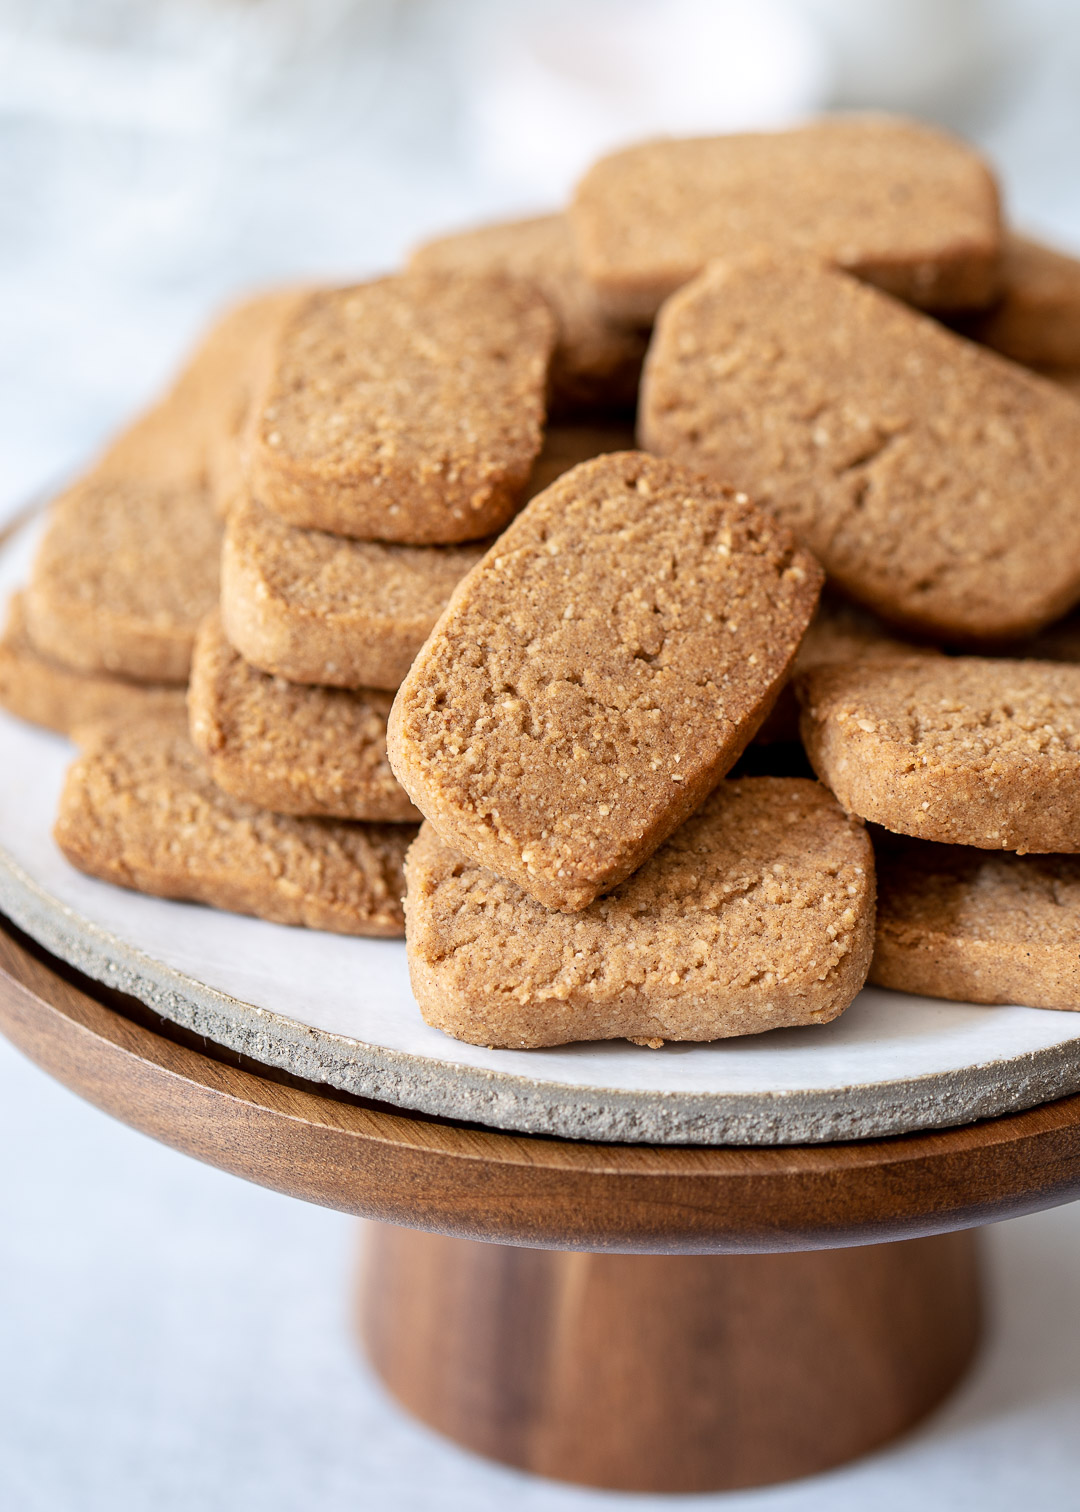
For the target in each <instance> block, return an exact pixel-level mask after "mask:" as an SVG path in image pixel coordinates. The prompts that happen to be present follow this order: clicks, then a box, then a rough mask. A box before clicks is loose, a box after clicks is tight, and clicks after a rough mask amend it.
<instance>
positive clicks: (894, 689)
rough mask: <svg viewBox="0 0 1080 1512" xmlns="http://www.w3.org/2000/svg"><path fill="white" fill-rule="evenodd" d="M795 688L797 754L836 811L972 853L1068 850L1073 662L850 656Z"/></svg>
mask: <svg viewBox="0 0 1080 1512" xmlns="http://www.w3.org/2000/svg"><path fill="white" fill-rule="evenodd" d="M796 686H797V690H798V693H799V697H800V700H801V702H802V705H803V716H802V737H803V744H804V745H805V746H806V750H807V754H808V755H809V757H810V760H811V762H812V763H813V766H814V770H815V771H816V772H817V774H818V776H819V777H820V778H821V780H822V782H824V783H826V785H827V786H828V787H830V788H831V789H832V790H833V792H834V793H835V794H836V796H837V798H839V800H840V802H841V803H842V804H843V805H844V807H845V808H846V809H847V810H848V812H849V813H853V814H858V815H860V817H861V818H863V819H872V820H873V821H874V822H875V823H877V824H880V825H883V826H884V827H885V828H886V829H889V830H895V831H897V832H899V833H900V834H903V835H914V836H916V837H918V838H920V839H923V840H938V841H942V842H945V843H949V844H957V845H974V846H978V847H979V848H980V849H983V850H1014V851H1080V667H1070V666H1065V665H1062V664H1061V663H1053V662H1036V661H1008V660H1006V659H1004V658H1002V659H1000V660H994V659H990V658H988V657H975V656H966V657H941V658H940V659H938V660H934V659H928V660H924V661H921V662H904V663H899V662H896V663H891V664H889V663H869V662H862V663H858V664H848V665H843V666H832V667H819V668H818V669H817V670H816V671H814V672H810V673H808V674H807V675H806V676H805V677H802V678H800V679H799V680H798V683H797V685H796Z"/></svg>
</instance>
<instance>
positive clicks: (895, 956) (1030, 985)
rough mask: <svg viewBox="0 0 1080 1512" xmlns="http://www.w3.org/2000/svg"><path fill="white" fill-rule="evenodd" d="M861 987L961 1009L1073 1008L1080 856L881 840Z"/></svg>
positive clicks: (1079, 986) (1077, 982) (1079, 939)
mask: <svg viewBox="0 0 1080 1512" xmlns="http://www.w3.org/2000/svg"><path fill="white" fill-rule="evenodd" d="M875 850H876V852H877V858H878V916H877V939H876V943H875V946H874V959H873V964H872V965H871V968H870V980H871V981H872V982H875V983H876V984H877V985H878V986H879V987H895V988H896V989H897V990H898V991H900V992H915V993H921V994H925V995H926V996H927V997H940V998H952V999H954V1000H955V1001H958V1002H965V1003H1020V1004H1023V1005H1024V1006H1025V1007H1028V1008H1072V1009H1078V1008H1080V857H1076V856H1013V855H1007V856H1000V855H988V854H987V853H986V851H983V850H975V849H972V848H971V847H969V846H961V845H933V844H931V843H929V842H928V841H925V840H909V839H907V838H904V837H901V836H896V835H888V836H884V837H882V840H881V841H880V842H878V843H876V844H875Z"/></svg>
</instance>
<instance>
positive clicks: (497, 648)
mask: <svg viewBox="0 0 1080 1512" xmlns="http://www.w3.org/2000/svg"><path fill="white" fill-rule="evenodd" d="M820 585H821V573H820V569H819V568H818V566H817V564H816V563H815V562H814V560H813V559H812V558H811V557H810V556H809V555H808V554H807V553H805V552H802V551H800V550H799V549H798V548H797V547H796V546H795V544H794V542H793V541H792V539H791V537H790V535H789V534H788V532H787V531H785V530H784V529H783V528H782V527H780V526H778V525H776V524H775V523H774V522H773V521H772V520H770V519H769V518H768V517H767V516H765V515H764V514H762V513H761V512H760V511H759V510H757V509H755V508H754V506H753V505H752V504H751V503H749V501H748V500H746V498H745V497H744V496H739V495H734V494H733V493H732V492H731V491H730V490H729V489H726V488H724V487H722V486H721V485H720V484H718V483H714V482H711V481H710V480H708V479H706V478H702V477H700V476H698V475H696V474H694V473H691V472H690V471H689V470H688V469H686V468H682V467H678V466H676V465H673V464H671V463H667V462H661V461H658V460H656V459H655V458H651V457H646V456H644V455H643V454H641V453H640V452H623V453H617V454H615V455H612V456H606V457H600V458H597V459H596V460H595V461H592V462H585V463H583V464H582V465H581V466H580V467H576V468H574V469H573V470H572V471H571V472H568V473H566V474H565V475H564V476H563V477H561V478H560V479H559V480H558V481H557V482H556V483H554V484H553V485H552V486H551V487H550V488H549V489H547V490H546V491H545V492H544V493H542V494H540V495H538V496H537V498H535V499H534V500H533V501H532V502H531V503H530V504H529V505H528V506H527V508H526V509H525V511H524V512H523V513H522V514H521V515H520V516H519V517H518V519H517V520H515V521H514V523H513V525H512V526H511V527H510V528H509V530H508V531H507V532H506V533H505V534H504V535H503V536H502V537H501V538H500V539H499V541H497V542H496V544H495V545H494V546H493V547H492V549H491V550H490V551H489V553H488V555H487V556H486V557H485V558H484V560H483V561H482V562H481V563H480V564H479V565H478V566H477V567H476V568H474V570H473V571H472V572H471V573H470V574H469V576H468V577H467V578H466V579H465V580H464V581H463V582H462V583H461V584H460V586H459V587H458V588H457V590H456V591H455V593H454V596H453V598H452V599H451V601H450V605H449V607H448V608H447V610H446V612H445V614H444V615H443V617H442V619H441V620H440V621H439V624H438V625H437V626H436V628H435V630H434V631H433V633H432V635H431V638H430V640H429V641H428V642H427V644H426V645H425V647H424V649H423V650H422V651H421V653H420V655H419V656H418V657H417V659H416V661H415V662H414V663H413V666H412V668H411V670H410V672H409V675H408V677H407V678H406V680H405V682H404V683H403V685H402V687H401V690H400V691H399V693H398V697H397V699H396V700H395V702H394V707H393V710H392V711H391V715H390V725H389V737H388V748H389V751H390V761H391V765H392V766H393V768H394V771H395V772H396V773H397V775H398V777H399V778H400V780H401V782H402V785H403V786H404V787H405V789H406V790H407V791H408V793H409V795H410V796H411V798H412V799H413V802H414V803H415V804H416V806H417V808H418V809H420V811H421V813H423V814H424V815H425V816H426V817H427V818H428V819H430V820H431V821H432V823H433V824H434V825H435V827H436V829H437V830H438V831H439V833H440V835H442V837H443V838H444V839H445V840H446V841H447V843H448V844H451V845H453V846H454V847H455V848H456V849H458V850H460V851H462V852H463V853H464V854H465V855H467V856H470V857H472V858H473V859H474V860H476V861H479V862H480V863H481V864H482V865H484V866H489V867H490V868H491V869H492V870H493V871H495V872H497V873H499V874H500V875H501V876H506V877H509V878H510V879H511V880H512V881H515V882H517V883H518V884H519V885H520V886H521V887H523V888H524V889H525V890H526V891H527V892H528V893H530V894H531V895H532V896H533V897H535V898H537V899H539V901H540V902H542V903H545V904H547V905H548V906H549V907H554V908H562V909H566V910H570V911H573V910H576V909H581V908H584V907H585V906H586V905H587V904H588V903H590V902H591V901H592V900H593V898H595V897H596V896H597V895H598V894H599V893H601V892H603V891H606V890H608V889H610V888H611V887H613V886H615V885H616V883H618V882H620V881H621V880H622V879H623V878H624V877H625V876H627V875H629V873H630V872H631V871H633V870H634V868H635V867H637V866H639V865H640V864H641V863H642V861H644V860H645V858H646V857H647V856H648V855H650V854H651V853H652V851H654V850H655V849H656V847H657V846H658V845H660V844H661V843H662V842H663V841H664V840H665V839H666V838H667V836H668V835H669V834H670V833H671V832H672V830H673V829H675V827H676V826H677V825H678V824H680V823H681V822H682V820H683V819H685V818H686V816H687V815H688V814H689V813H691V812H692V810H693V809H695V808H696V807H697V805H698V804H699V803H700V802H701V801H702V799H703V798H704V797H705V795H706V794H707V793H708V792H709V791H710V789H711V788H712V787H714V786H715V784H716V783H717V782H718V781H719V779H720V778H721V777H722V776H723V775H724V773H725V772H726V771H727V770H728V768H729V767H730V766H731V765H732V764H733V763H734V761H735V760H736V758H737V757H738V755H739V753H740V752H741V751H742V749H743V748H744V747H745V746H746V744H747V743H748V742H749V741H750V739H751V738H752V737H753V735H754V732H755V730H756V729H757V727H758V725H759V724H760V723H761V721H762V719H763V718H764V717H765V715H766V713H767V712H768V710H769V707H770V705H771V703H772V700H773V698H774V696H775V694H776V691H777V689H778V688H779V686H780V684H781V683H782V681H783V679H784V677H785V676H786V674H787V671H788V668H789V666H790V664H791V660H792V658H793V657H794V655H795V650H796V648H797V646H798V644H799V641H800V639H801V638H802V635H803V632H804V631H805V629H806V626H807V624H808V622H809V620H810V617H811V615H812V614H813V610H814V605H815V603H816V601H817V596H818V592H819V590H820Z"/></svg>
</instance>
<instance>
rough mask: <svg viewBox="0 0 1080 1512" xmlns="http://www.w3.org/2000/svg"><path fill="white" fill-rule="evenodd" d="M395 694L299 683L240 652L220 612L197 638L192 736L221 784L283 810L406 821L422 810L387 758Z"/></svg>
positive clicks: (260, 804)
mask: <svg viewBox="0 0 1080 1512" xmlns="http://www.w3.org/2000/svg"><path fill="white" fill-rule="evenodd" d="M391 701H392V698H391V695H390V694H389V693H386V692H378V691H376V690H375V689H374V688H365V689H362V690H358V691H357V692H348V691H346V690H345V689H343V688H315V687H299V686H297V685H295V684H293V683H287V682H285V681H283V679H281V678H280V677H268V676H267V675H266V673H265V672H258V671H256V669H255V668H254V667H250V666H248V664H247V662H245V661H244V660H243V658H242V657H241V656H240V655H239V654H238V653H237V652H236V651H234V650H233V648H232V647H231V646H230V645H229V643H228V641H227V640H226V639H225V636H224V635H223V633H222V629H221V621H220V619H219V617H218V615H217V614H211V615H208V616H207V618H206V620H205V621H204V622H203V625H202V627H201V629H200V631H199V634H198V636H197V637H196V640H195V654H194V656H193V658H192V662H191V688H190V692H189V695H188V713H189V715H190V723H191V739H192V742H193V744H194V745H195V747H196V749H197V750H199V751H201V752H202V754H203V756H205V757H206V759H207V762H208V763H209V767H210V775H211V776H212V777H213V779H214V781H215V782H216V783H217V785H218V787H220V788H224V789H225V791H226V792H227V793H231V794H232V795H233V797H234V798H243V799H244V800H245V801H246V802H248V803H254V804H257V805H258V807H260V808H266V809H271V810H272V811H273V812H274V813H278V814H301V815H306V816H312V817H320V818H329V819H367V820H379V821H383V822H391V823H400V822H401V821H403V820H404V821H410V820H412V821H415V820H418V819H419V818H420V815H419V814H418V813H417V811H416V810H415V809H414V808H413V806H412V804H411V803H410V802H409V799H408V795H407V794H406V792H405V790H404V789H403V788H402V787H401V785H400V783H399V782H398V781H397V778H396V777H395V776H394V774H393V772H392V771H391V770H390V766H389V763H388V762H387V759H386V716H387V715H388V714H389V712H390V704H391Z"/></svg>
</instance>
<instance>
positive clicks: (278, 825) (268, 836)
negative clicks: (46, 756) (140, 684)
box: [55, 714, 415, 936]
mask: <svg viewBox="0 0 1080 1512" xmlns="http://www.w3.org/2000/svg"><path fill="white" fill-rule="evenodd" d="M414 834H415V830H413V829H412V828H411V827H410V826H407V825H395V824H346V823H338V822H334V821H332V820H327V819H294V818H286V817H284V816H282V815H280V814H269V813H266V812H265V811H264V810H261V809H258V808H255V807H254V805H252V804H249V803H242V802H240V801H239V800H238V799H236V798H231V797H229V795H228V794H226V793H223V792H222V791H221V789H220V788H219V787H217V786H216V784H215V783H214V782H213V781H212V779H211V777H210V774H209V772H208V770H207V767H206V763H205V761H204V760H203V758H202V757H201V756H200V755H199V754H198V752H197V751H196V750H195V748H194V747H193V746H192V745H191V742H190V741H189V739H188V733H187V721H186V719H185V718H184V716H183V715H182V714H181V715H178V716H174V717H172V718H169V717H164V716H163V717H160V718H157V719H144V720H140V721H138V722H137V723H135V722H116V723H111V724H102V725H99V726H97V727H96V729H95V730H93V731H92V732H89V733H88V734H87V737H86V740H85V744H84V746H83V750H82V754H81V755H80V757H79V759H78V760H77V761H76V762H75V763H74V764H73V766H72V767H71V769H70V771H69V772H68V776H67V781H66V783H65V785H64V791H63V794H62V796H61V799H60V814H59V818H58V819H57V822H56V830H55V836H56V842H57V844H58V845H59V846H60V849H61V850H62V851H63V852H64V855H65V856H66V857H67V858H68V860H69V861H70V862H71V863H72V865H73V866H77V867H78V868H79V870H80V871H84V872H88V873H89V874H90V875H91V876H94V877H101V878H103V880H104V881H106V882H115V883H118V884H119V885H120V886H121V887H131V888H134V889H135V890H136V891H137V892H147V893H154V894H156V895H157V896H158V897H163V898H181V899H187V900H189V901H192V902H197V903H209V904H211V905H212V906H214V907H215V908H225V909H229V910H230V911H232V912H233V913H246V914H255V915H256V916H257V917H259V918H262V919H271V920H273V921H274V922H275V923H278V924H304V925H306V926H307V927H308V928H310V929H328V930H331V931H333V932H334V933H336V934H356V935H389V936H393V935H400V934H401V933H402V930H403V915H402V908H401V901H400V900H401V898H402V896H403V893H404V877H403V872H402V865H403V861H404V854H405V850H406V848H407V847H408V844H409V841H410V840H411V838H412V837H413V835H414Z"/></svg>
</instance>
